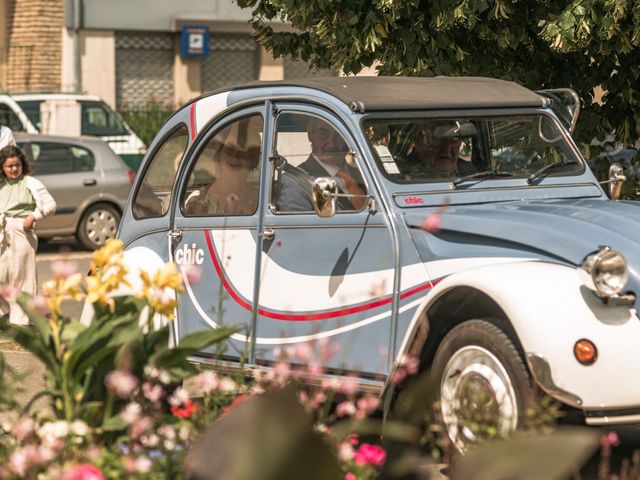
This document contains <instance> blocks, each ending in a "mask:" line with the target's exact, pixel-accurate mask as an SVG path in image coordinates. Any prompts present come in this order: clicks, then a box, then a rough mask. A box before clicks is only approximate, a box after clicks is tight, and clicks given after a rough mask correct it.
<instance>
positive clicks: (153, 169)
mask: <svg viewBox="0 0 640 480" xmlns="http://www.w3.org/2000/svg"><path fill="white" fill-rule="evenodd" d="M188 144H189V132H188V130H187V127H186V126H184V125H181V126H180V127H179V128H178V129H176V130H174V131H173V132H172V133H171V134H170V135H169V136H167V137H166V138H165V139H164V141H163V142H162V143H161V145H160V147H159V148H156V150H155V152H154V153H153V157H152V158H151V159H150V160H149V162H148V164H149V166H148V167H147V168H146V169H145V171H144V173H143V176H142V178H141V180H140V183H139V186H138V190H137V192H136V194H135V197H134V200H133V216H134V217H135V218H137V219H143V218H151V217H161V216H163V215H164V214H166V213H167V211H168V210H169V205H170V204H171V189H172V187H173V182H174V181H175V178H176V172H177V171H178V167H179V166H180V163H181V162H182V158H183V156H184V152H185V150H186V149H187V145H188Z"/></svg>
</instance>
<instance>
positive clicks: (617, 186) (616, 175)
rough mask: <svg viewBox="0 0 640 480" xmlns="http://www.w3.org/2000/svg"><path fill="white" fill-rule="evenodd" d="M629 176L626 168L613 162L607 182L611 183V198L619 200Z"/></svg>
mask: <svg viewBox="0 0 640 480" xmlns="http://www.w3.org/2000/svg"><path fill="white" fill-rule="evenodd" d="M626 179H627V177H626V176H625V174H624V169H623V168H622V165H620V164H619V163H612V164H611V166H610V167H609V180H608V181H607V182H605V183H608V184H609V197H611V200H618V199H619V198H620V196H621V195H622V185H624V182H625V180H626Z"/></svg>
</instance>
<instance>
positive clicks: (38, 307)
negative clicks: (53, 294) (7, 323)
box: [27, 294, 51, 315]
mask: <svg viewBox="0 0 640 480" xmlns="http://www.w3.org/2000/svg"><path fill="white" fill-rule="evenodd" d="M27 307H28V308H29V309H30V310H32V311H34V312H35V313H38V314H40V315H49V314H50V313H51V309H50V308H49V300H48V299H47V297H45V296H44V295H41V294H38V295H36V296H35V297H33V298H31V299H29V301H28V302H27Z"/></svg>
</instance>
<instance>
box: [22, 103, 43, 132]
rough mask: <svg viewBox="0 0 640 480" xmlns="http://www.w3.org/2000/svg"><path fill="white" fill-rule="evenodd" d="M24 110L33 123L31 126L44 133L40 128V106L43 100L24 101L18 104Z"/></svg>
mask: <svg viewBox="0 0 640 480" xmlns="http://www.w3.org/2000/svg"><path fill="white" fill-rule="evenodd" d="M17 103H18V105H20V108H22V111H23V112H24V113H25V114H26V115H27V118H28V119H29V121H30V122H31V124H32V125H33V126H34V127H36V128H37V129H38V131H42V128H41V126H40V104H41V103H42V100H24V101H22V102H17Z"/></svg>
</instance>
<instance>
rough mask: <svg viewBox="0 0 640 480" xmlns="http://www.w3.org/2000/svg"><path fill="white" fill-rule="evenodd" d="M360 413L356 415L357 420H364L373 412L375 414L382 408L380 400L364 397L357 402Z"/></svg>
mask: <svg viewBox="0 0 640 480" xmlns="http://www.w3.org/2000/svg"><path fill="white" fill-rule="evenodd" d="M357 406H358V411H357V413H356V415H355V417H356V418H357V419H363V418H366V417H368V416H369V414H371V413H372V412H375V411H376V410H377V408H378V407H379V406H380V398H378V397H363V398H361V399H359V400H358V402H357Z"/></svg>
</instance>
